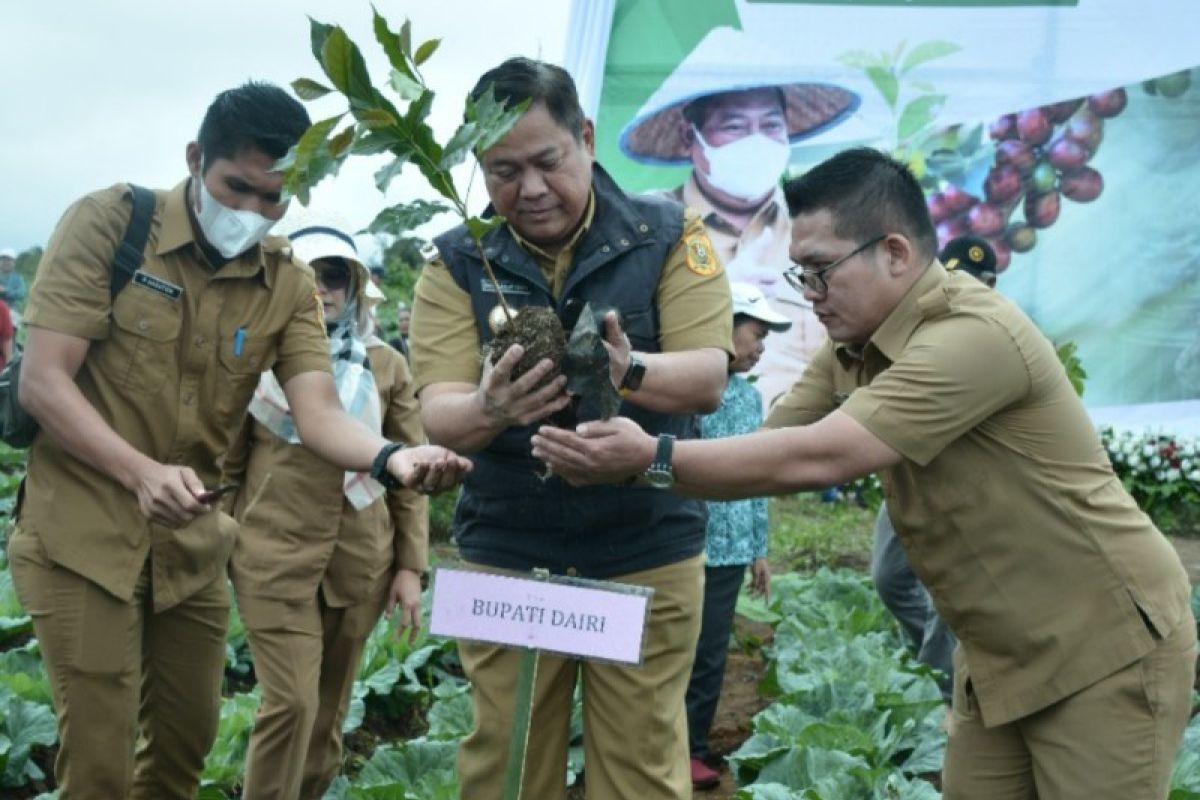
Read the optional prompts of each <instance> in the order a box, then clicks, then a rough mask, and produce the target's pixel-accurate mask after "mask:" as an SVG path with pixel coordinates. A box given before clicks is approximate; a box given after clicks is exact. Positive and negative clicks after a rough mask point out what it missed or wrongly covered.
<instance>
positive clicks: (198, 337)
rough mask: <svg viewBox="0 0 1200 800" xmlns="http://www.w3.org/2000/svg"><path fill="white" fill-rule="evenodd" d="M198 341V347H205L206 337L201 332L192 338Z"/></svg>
mask: <svg viewBox="0 0 1200 800" xmlns="http://www.w3.org/2000/svg"><path fill="white" fill-rule="evenodd" d="M192 341H193V342H195V343H196V347H204V342H205V341H206V340H205V338H204V337H203V336H202V335H201V334H196V338H195V339H193V340H192Z"/></svg>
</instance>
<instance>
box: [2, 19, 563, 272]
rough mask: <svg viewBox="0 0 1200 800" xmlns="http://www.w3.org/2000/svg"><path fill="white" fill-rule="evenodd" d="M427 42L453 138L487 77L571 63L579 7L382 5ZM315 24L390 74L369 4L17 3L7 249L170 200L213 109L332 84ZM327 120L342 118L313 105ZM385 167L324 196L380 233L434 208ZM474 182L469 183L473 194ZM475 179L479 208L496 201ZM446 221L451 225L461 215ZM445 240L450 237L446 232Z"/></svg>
mask: <svg viewBox="0 0 1200 800" xmlns="http://www.w3.org/2000/svg"><path fill="white" fill-rule="evenodd" d="M375 5H376V7H377V8H378V9H379V11H380V13H381V14H383V15H384V16H385V17H387V18H388V20H389V21H390V22H391V23H392V27H393V29H395V28H398V27H399V25H400V23H401V22H402V21H403V20H404V17H405V15H408V17H409V18H410V19H411V20H412V24H413V31H414V39H416V40H422V41H423V40H425V39H429V38H441V39H442V40H443V41H442V45H441V47H440V48H439V50H438V52H437V53H436V54H435V55H434V56H433V58H432V59H431V60H430V61H429V62H428V63H427V64H426V68H425V69H424V74H425V78H426V81H427V82H428V84H429V85H430V86H431V87H433V88H434V89H435V90H436V91H437V93H438V95H437V99H436V100H435V102H434V108H433V113H432V115H431V121H432V123H433V125H434V127H435V129H436V130H437V131H438V135H439V138H443V139H444V138H445V137H447V136H448V135H449V133H450V132H451V131H453V129H454V127H455V126H456V125H457V123H458V121H459V120H460V119H461V116H460V115H461V113H462V99H463V97H464V96H465V95H466V92H467V91H468V90H469V89H470V88H471V86H472V85H474V82H475V80H476V78H477V77H478V76H479V75H480V74H481V73H482V72H483V71H485V70H486V69H488V68H490V67H492V66H495V65H496V64H498V63H499V62H500V61H502V60H503V59H505V58H507V57H508V56H511V55H528V56H534V57H541V58H543V59H545V60H548V61H554V62H561V61H562V59H563V50H564V47H565V39H566V31H567V20H568V16H569V10H570V3H569V1H568V0H503V2H495V0H435V2H422V3H412V2H404V3H402V2H397V0H376V3H375ZM308 16H312V17H313V18H315V19H317V20H320V21H322V22H326V23H331V24H340V25H342V26H343V27H344V28H345V29H346V30H347V32H348V33H349V34H350V37H351V38H352V39H353V40H354V41H355V42H357V43H358V44H359V46H360V47H361V48H362V49H363V51H364V53H365V55H366V57H367V63H368V67H369V68H370V69H371V72H372V77H373V79H374V81H375V82H376V84H379V83H382V82H383V80H384V79H385V78H386V76H387V69H386V67H385V63H386V62H385V60H384V57H383V56H382V54H381V51H380V49H379V46H378V44H377V43H376V42H375V39H374V36H373V34H372V32H371V30H372V29H371V6H370V4H369V3H368V2H367V0H203V2H195V3H176V2H164V1H163V0H104V2H95V0H3V1H2V2H0V29H2V30H3V32H4V36H3V44H2V45H0V48H2V51H3V68H0V247H12V248H15V249H16V250H18V251H22V250H25V249H26V248H29V247H32V246H34V245H44V243H45V241H46V239H47V238H48V237H49V235H50V233H51V231H52V230H53V228H54V225H55V223H56V222H57V220H58V218H59V216H60V215H61V214H62V212H63V210H64V209H65V208H66V207H67V206H68V205H69V204H70V203H71V202H72V201H73V200H74V199H75V198H77V197H78V196H79V195H81V194H84V193H86V192H89V191H92V190H94V189H98V188H102V187H105V186H108V185H111V184H113V183H116V182H119V181H133V182H137V183H141V184H144V185H147V186H151V187H159V188H168V187H170V186H173V185H175V183H177V182H178V181H179V180H181V179H182V178H183V177H184V176H185V174H186V167H185V164H184V147H185V145H186V144H187V143H188V141H189V140H190V139H192V138H193V137H194V136H195V134H196V130H197V128H198V127H199V124H200V119H201V117H202V116H203V113H204V109H205V108H206V107H207V105H208V103H209V102H210V101H211V100H212V98H213V97H214V96H215V95H216V94H217V93H218V92H220V91H222V90H223V89H226V88H229V87H231V86H236V85H238V84H240V83H242V82H244V81H246V80H247V79H251V78H253V79H260V80H268V81H271V82H274V83H278V84H280V85H284V86H286V85H287V84H289V83H290V82H291V81H292V80H294V79H295V78H298V77H311V78H317V79H322V80H324V76H323V75H322V74H321V72H320V68H319V67H318V65H317V63H316V61H315V60H314V59H313V56H312V53H311V50H310V48H309V23H308V18H307V17H308ZM308 110H309V114H310V115H311V116H312V117H313V118H314V119H319V118H321V117H324V116H329V115H331V114H333V113H337V111H339V110H341V108H340V105H339V104H338V103H337V101H336V100H333V99H331V98H325V99H323V100H322V101H320V102H318V103H312V104H309V109H308ZM377 166H378V163H377V162H368V161H363V163H353V162H352V163H351V164H349V165H348V167H347V169H345V170H343V172H342V174H341V175H340V176H339V177H338V178H337V180H336V182H335V183H333V184H329V183H326V184H324V185H322V186H321V187H319V188H318V191H317V193H316V194H315V195H314V204H315V205H317V206H318V207H323V206H337V207H338V208H339V209H340V210H341V211H342V212H343V213H344V214H345V215H346V216H347V217H348V219H349V220H350V222H351V223H352V224H355V225H365V224H366V223H367V222H369V221H370V220H371V219H372V217H373V216H374V214H375V213H376V212H377V211H378V210H379V209H380V208H382V207H383V206H384V204H385V202H387V201H389V200H390V201H392V202H397V201H400V200H408V199H412V198H413V197H416V196H425V197H430V196H431V195H430V193H429V190H428V189H426V188H425V186H424V182H423V181H422V179H421V178H420V176H419V175H418V174H417V173H416V172H415V171H413V172H412V173H411V174H410V173H409V172H407V171H406V173H405V174H404V175H403V176H402V178H401V179H400V180H398V181H397V182H396V183H394V184H393V187H394V188H393V189H392V190H391V191H390V192H389V193H388V196H387V198H384V197H383V196H382V195H380V194H379V193H378V191H377V190H376V189H375V186H374V183H373V182H372V179H371V174H372V172H373V171H374V169H375V168H376V167H377ZM466 179H467V174H466V173H465V172H464V173H463V174H461V175H460V180H461V181H464V182H465V180H466ZM483 195H484V192H483V188H482V185H481V184H480V183H479V182H478V181H476V184H475V188H474V189H473V190H472V206H480V207H482V204H483V202H484V200H483ZM442 222H445V223H446V224H448V223H449V218H448V217H443V218H442ZM434 225H435V226H437V225H439V223H434Z"/></svg>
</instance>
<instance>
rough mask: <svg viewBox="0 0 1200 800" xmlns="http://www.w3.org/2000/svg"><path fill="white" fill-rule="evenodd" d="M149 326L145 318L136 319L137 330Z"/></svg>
mask: <svg viewBox="0 0 1200 800" xmlns="http://www.w3.org/2000/svg"><path fill="white" fill-rule="evenodd" d="M149 327H150V323H149V322H147V321H146V320H144V319H139V320H138V330H139V331H144V330H146V329H147V328H149Z"/></svg>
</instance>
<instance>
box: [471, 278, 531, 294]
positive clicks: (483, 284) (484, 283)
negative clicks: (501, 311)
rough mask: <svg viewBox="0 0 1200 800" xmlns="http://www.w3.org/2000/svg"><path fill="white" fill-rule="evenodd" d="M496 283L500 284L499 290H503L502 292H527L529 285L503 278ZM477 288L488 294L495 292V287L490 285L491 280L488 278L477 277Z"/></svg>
mask: <svg viewBox="0 0 1200 800" xmlns="http://www.w3.org/2000/svg"><path fill="white" fill-rule="evenodd" d="M498 283H499V284H500V291H502V292H504V294H529V287H528V286H526V285H525V284H523V283H513V282H512V281H505V280H501V281H498ZM479 289H480V291H483V292H487V293H488V294H495V293H496V287H495V286H493V285H492V282H491V280H489V279H488V278H480V279H479Z"/></svg>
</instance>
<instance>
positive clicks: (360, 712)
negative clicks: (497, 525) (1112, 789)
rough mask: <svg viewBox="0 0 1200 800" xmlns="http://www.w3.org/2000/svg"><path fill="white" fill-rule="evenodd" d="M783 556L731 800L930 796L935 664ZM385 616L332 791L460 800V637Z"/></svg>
mask: <svg viewBox="0 0 1200 800" xmlns="http://www.w3.org/2000/svg"><path fill="white" fill-rule="evenodd" d="M23 456H24V454H23V453H18V452H13V451H8V450H4V449H0V512H2V513H3V514H5V516H7V513H8V512H9V511H10V510H11V506H12V502H13V495H14V493H15V491H16V487H17V485H18V483H19V480H20V475H21V472H22V469H23V461H24V458H23ZM824 505H831V504H824ZM836 505H840V504H832V506H836ZM832 506H831V508H830V509H828V510H825V511H824V512H823V513H827V514H834V515H836V516H839V518H840V520H841V521H840V522H839V521H838V520H837V519H835V520H832V521H830V520H826V521H825V525H824V527H825V528H828V529H833V530H837V529H838V525H839V524H842V525H847V524H852V523H853V520H854V519H857V518H850V517H846V516H845V515H853V514H854V513H856V512H853V511H849V510H848V511H845V512H842V511H839V510H837V509H836V508H833V507H832ZM774 510H775V512H776V514H777V517H779V526H778V527H779V528H780V531H781V536H782V537H783V538H785V539H787V538H788V537H792V538H791V539H789V541H791V542H792V543H793V544H795V536H796V529H795V528H794V527H791V526H789V523H788V520H787V518H786V517H787V514H788V513H789V512H795V507H794V506H793V505H790V504H789V503H788V502H787V501H780V502H778V503H777V504H776V507H775V509H774ZM781 515H782V516H781ZM863 516H864V517H867V516H869V514H867V513H865V512H864V514H863ZM847 519H850V522H849V523H848V522H847ZM801 535H802V536H804V535H807V534H801ZM859 536H860V537H861V534H859ZM844 538H850V539H851V540H852V541H854V540H853V537H850V536H849V535H847V536H846V537H844ZM858 541H860V544H861V539H860V540H858ZM805 542H806V545H807V549H808V550H809V551H810V552H812V551H816V552H818V553H819V555H820V557H819V558H817V559H816V561H817V562H825V563H829V562H837V561H842V560H845V559H844V558H842V557H841V556H838V555H837V554H835V553H831V552H827V551H826V550H824V549H823V548H822V547H821V546H819V545H818V543H815V542H814V541H812V540H811V539H807V540H805ZM773 546H774V545H773ZM783 549H784V550H785V551H786V550H787V548H786V547H785V548H783ZM786 557H787V558H788V560H790V561H795V562H800V561H804V566H805V568H804V569H803V570H801V571H795V572H790V573H787V572H783V571H782V570H780V571H779V573H778V574H777V577H776V578H775V580H774V582H773V586H772V595H771V600H770V602H769V603H768V604H764V603H762V602H761V601H757V600H751V599H749V598H748V597H745V596H744V597H743V600H742V602H741V604H740V605H739V612H740V613H741V614H742V616H743V617H744V618H746V619H748V620H751V621H754V622H757V623H760V624H767V625H769V626H771V629H772V630H773V634H772V635H771V636H769V637H766V640H767V643H766V644H765V645H763V646H762V650H761V652H762V655H763V657H764V658H765V660H766V666H765V673H764V674H765V677H764V679H763V681H762V683H761V684H760V686H759V692H761V693H762V694H763V695H764V697H765V698H766V701H767V702H768V703H769V704H767V705H766V707H765V708H764V709H763V710H762V711H761V712H759V713H758V714H757V715H756V716H755V717H754V718H753V720H752V722H751V723H750V735H749V737H748V738H747V739H746V740H745V741H744V742H742V743H741V745H740V746H739V747H738V748H737V749H735V750H734V751H733V752H732V753H730V754H729V756H728V762H729V766H730V769H731V770H732V773H733V775H734V777H735V779H736V781H737V783H738V786H739V788H738V789H737V790H736V794H734V795H733V797H736V798H741V799H742V800H784V799H785V798H788V799H795V798H801V799H803V800H859V799H861V800H878V799H879V798H888V799H891V800H935V799H936V798H939V797H940V796H941V794H940V792H939V790H938V788H937V783H938V780H939V770H940V765H941V760H942V756H943V751H944V748H945V734H944V732H943V730H942V727H941V726H942V719H943V715H944V709H943V706H942V704H941V696H940V694H939V693H938V689H937V686H936V684H935V683H934V681H933V679H932V677H931V676H930V674H929V670H928V668H926V667H924V666H922V665H920V664H918V663H917V662H916V661H915V660H914V659H912V658H911V657H910V656H909V655H908V652H907V651H906V649H905V647H904V645H903V642H902V640H901V636H900V633H899V630H898V628H897V627H896V626H895V625H894V624H893V622H892V621H891V619H890V617H889V616H888V615H887V613H886V612H885V611H884V609H883V606H882V605H881V604H880V602H879V600H878V599H877V597H876V596H875V593H874V591H873V589H872V587H871V585H870V581H869V579H868V578H866V576H865V575H864V574H863V573H862V572H860V571H858V570H854V569H846V568H841V569H830V568H828V567H825V566H815V562H814V560H812V559H808V560H805V559H802V558H801V557H800V554H799V552H798V551H797V550H793V551H788V552H787V553H786ZM7 566H8V565H7V561H6V560H5V559H4V557H3V556H2V555H0V796H3V797H4V798H13V799H14V800H18V799H19V800H25V799H26V798H46V799H47V800H48V799H49V798H53V797H54V796H55V793H54V791H53V779H52V777H51V776H50V775H48V773H49V772H50V771H51V770H52V764H53V754H54V749H55V742H56V738H57V737H56V729H55V720H54V713H53V710H52V707H51V704H50V691H49V686H48V684H47V679H46V675H45V673H44V671H43V669H42V663H41V658H40V655H39V652H38V645H37V641H36V639H34V638H32V624H31V621H30V619H29V617H28V616H27V615H26V614H25V613H24V611H23V610H22V609H21V607H20V604H19V603H18V602H17V599H16V595H15V593H14V591H13V586H12V579H11V576H10V574H9V572H8V569H7ZM810 567H812V568H810ZM1192 602H1193V607H1194V608H1196V610H1197V611H1198V613H1200V593H1193V599H1192ZM387 624H388V623H387V621H386V620H385V621H382V622H381V623H380V624H379V625H378V626H377V627H376V629H375V630H374V632H373V633H372V634H371V637H370V639H369V640H368V642H367V645H366V648H365V651H364V657H363V662H362V665H361V667H360V669H359V672H358V679H357V681H356V683H355V685H354V690H353V701H352V705H351V710H350V713H349V715H348V717H347V720H346V724H345V734H346V744H347V748H346V757H345V762H344V766H343V773H342V775H341V776H340V777H338V779H337V780H336V781H335V783H334V784H333V786H332V787H331V788H330V790H329V792H328V794H327V795H326V797H327V798H330V799H331V800H342V799H343V798H344V799H345V800H351V799H352V798H354V799H357V798H362V799H364V800H365V799H366V798H371V799H372V800H378V799H380V798H396V799H397V800H451V798H457V797H458V781H457V777H456V773H455V766H456V763H455V762H456V750H457V744H458V740H459V739H460V738H461V737H463V736H464V735H465V734H466V733H467V732H468V731H469V730H470V727H471V704H470V696H469V693H468V687H467V685H466V682H465V681H464V679H463V678H462V676H461V670H460V669H459V665H458V660H457V653H456V648H455V645H454V642H453V641H449V640H445V639H440V638H437V637H431V636H429V635H428V634H426V633H422V634H421V635H420V636H419V637H418V639H417V641H416V642H414V643H413V644H411V645H410V644H408V643H407V642H406V641H403V640H401V639H399V638H398V637H396V636H395V635H393V633H392V632H391V631H390V630H389V629H388V627H387ZM226 647H227V656H226V665H225V687H226V697H225V700H224V704H223V706H222V710H221V723H220V730H219V732H218V735H217V741H216V744H215V745H214V747H213V750H212V752H211V753H210V754H209V757H208V762H207V766H206V769H205V772H204V779H203V785H202V788H201V791H200V793H199V795H198V796H199V797H200V798H203V799H204V800H222V799H223V798H236V797H238V796H239V781H240V779H241V775H242V768H243V762H244V759H245V754H246V746H247V741H248V739H249V733H250V728H251V725H252V724H253V719H254V713H255V708H256V705H257V694H256V689H255V686H254V679H253V667H252V664H251V662H250V655H249V650H248V648H247V645H246V639H245V634H244V631H243V628H242V626H241V624H240V621H239V620H238V618H237V615H236V612H235V613H234V614H233V615H232V618H231V620H230V628H229V634H228V637H227V645H226ZM581 730H582V725H581V720H580V718H579V715H578V707H577V710H576V716H575V718H574V720H573V731H574V733H575V742H574V743H575V745H576V746H575V747H573V748H572V751H571V764H570V770H569V772H568V774H567V776H566V779H567V781H568V783H575V782H577V780H578V776H579V773H580V772H581V771H582V769H583V763H582V747H581V746H580V745H581V742H580V732H581ZM707 796H710V797H714V798H715V797H718V796H719V795H717V794H709V795H707ZM1170 799H1171V800H1200V717H1194V718H1193V721H1192V723H1191V725H1190V727H1189V729H1188V732H1187V735H1186V739H1185V742H1184V746H1183V748H1182V750H1181V753H1180V755H1179V757H1178V760H1177V762H1176V766H1175V772H1174V775H1173V778H1172V793H1171V796H1170Z"/></svg>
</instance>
